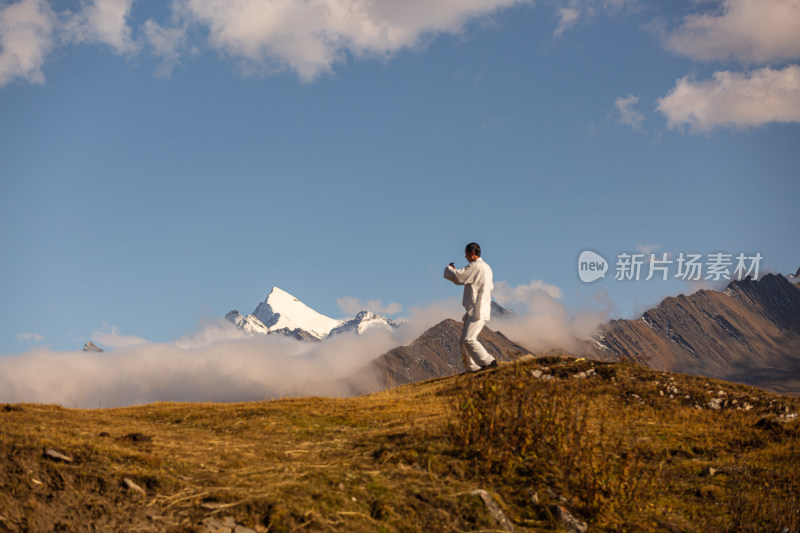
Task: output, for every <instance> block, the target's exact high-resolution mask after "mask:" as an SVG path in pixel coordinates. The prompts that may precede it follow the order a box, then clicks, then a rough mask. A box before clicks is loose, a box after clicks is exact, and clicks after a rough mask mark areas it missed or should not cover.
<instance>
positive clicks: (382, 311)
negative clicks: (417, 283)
mask: <svg viewBox="0 0 800 533" xmlns="http://www.w3.org/2000/svg"><path fill="white" fill-rule="evenodd" d="M336 305H338V306H339V309H341V310H342V312H343V313H345V314H348V315H354V314H356V313H358V312H359V311H372V312H373V313H377V314H379V315H396V314H397V313H399V312H400V311H402V309H403V306H402V305H400V304H399V303H394V302H392V303H388V304H386V305H384V304H383V302H382V301H381V300H366V301H364V300H361V299H359V298H353V297H352V296H342V297H341V298H338V299H337V300H336Z"/></svg>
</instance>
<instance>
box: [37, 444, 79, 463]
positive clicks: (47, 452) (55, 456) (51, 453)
mask: <svg viewBox="0 0 800 533" xmlns="http://www.w3.org/2000/svg"><path fill="white" fill-rule="evenodd" d="M44 456H45V457H47V458H48V459H52V460H53V461H63V462H65V463H71V462H72V461H73V459H72V457H70V456H68V455H64V454H63V453H61V452H59V451H58V450H54V449H53V448H45V449H44Z"/></svg>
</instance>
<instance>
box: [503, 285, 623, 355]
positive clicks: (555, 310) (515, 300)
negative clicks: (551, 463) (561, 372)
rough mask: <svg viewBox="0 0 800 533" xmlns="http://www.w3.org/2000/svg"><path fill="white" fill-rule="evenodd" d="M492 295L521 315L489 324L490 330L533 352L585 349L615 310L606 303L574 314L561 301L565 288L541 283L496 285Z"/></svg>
mask: <svg viewBox="0 0 800 533" xmlns="http://www.w3.org/2000/svg"><path fill="white" fill-rule="evenodd" d="M492 295H493V296H494V297H495V300H497V302H498V303H499V304H501V305H512V304H513V305H514V307H513V308H514V310H515V311H517V316H515V317H512V318H509V319H503V320H495V321H491V322H489V324H488V325H489V327H490V328H492V329H496V330H499V331H501V332H502V333H503V334H504V335H505V336H507V337H508V338H509V339H511V340H513V341H514V342H517V343H519V344H520V345H521V346H524V347H525V348H528V349H530V350H535V351H536V350H549V349H553V348H560V349H562V350H568V351H572V352H575V353H581V351H582V350H583V345H582V341H583V340H585V339H587V338H589V336H590V335H591V333H592V332H593V331H594V329H595V328H596V327H597V326H598V325H599V324H600V323H601V322H603V321H605V320H608V317H609V315H610V313H611V311H613V309H614V308H613V306H612V305H611V304H610V302H605V303H604V304H603V305H604V307H605V308H604V309H602V310H599V311H594V310H587V309H583V310H580V311H578V312H575V313H572V312H570V310H569V309H567V307H566V306H565V305H564V304H563V303H562V302H560V301H559V299H560V298H561V296H562V292H561V289H559V288H558V287H556V286H554V285H549V284H547V283H544V282H542V281H540V280H533V281H531V282H530V283H528V284H527V285H518V286H516V287H514V286H511V285H509V284H508V283H507V282H505V281H500V282H498V283H496V284H495V290H494V291H493V293H492Z"/></svg>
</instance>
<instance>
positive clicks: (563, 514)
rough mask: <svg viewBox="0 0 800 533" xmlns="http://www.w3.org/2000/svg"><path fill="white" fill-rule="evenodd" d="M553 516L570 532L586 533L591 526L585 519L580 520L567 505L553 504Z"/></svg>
mask: <svg viewBox="0 0 800 533" xmlns="http://www.w3.org/2000/svg"><path fill="white" fill-rule="evenodd" d="M550 511H551V512H552V513H553V517H554V518H555V519H556V520H557V521H558V524H559V525H560V526H561V527H562V528H564V529H565V530H566V531H569V532H570V533H586V530H587V529H589V526H588V525H586V522H584V521H583V520H578V519H577V518H575V516H573V515H572V513H570V512H569V511H567V509H566V507H563V506H561V505H553V506H552V507H551V509H550Z"/></svg>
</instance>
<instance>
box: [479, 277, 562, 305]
mask: <svg viewBox="0 0 800 533" xmlns="http://www.w3.org/2000/svg"><path fill="white" fill-rule="evenodd" d="M540 293H542V294H546V295H547V296H549V297H550V298H554V299H559V298H561V296H562V295H563V294H562V292H561V289H559V288H558V287H556V286H555V285H550V284H548V283H545V282H543V281H541V280H538V279H534V280H531V282H530V283H528V284H527V285H517V286H516V287H515V286H513V285H510V284H509V283H508V282H507V281H498V282H496V283H495V284H494V290H493V291H492V297H493V298H494V300H495V301H496V302H497V303H499V304H500V305H502V306H509V307H512V308H513V307H514V305H515V304H522V305H526V304H527V303H528V302H530V301H531V300H532V299H533V298H534V297H535V296H537V295H538V294H540Z"/></svg>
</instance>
